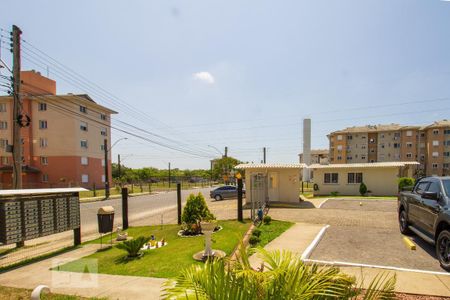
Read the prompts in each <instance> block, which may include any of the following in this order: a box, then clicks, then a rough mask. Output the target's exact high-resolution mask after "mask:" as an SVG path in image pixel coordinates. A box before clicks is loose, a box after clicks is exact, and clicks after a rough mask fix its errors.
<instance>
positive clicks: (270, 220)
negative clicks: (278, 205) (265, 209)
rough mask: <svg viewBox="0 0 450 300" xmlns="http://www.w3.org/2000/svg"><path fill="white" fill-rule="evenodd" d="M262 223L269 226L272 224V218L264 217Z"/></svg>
mask: <svg viewBox="0 0 450 300" xmlns="http://www.w3.org/2000/svg"><path fill="white" fill-rule="evenodd" d="M263 222H264V225H269V224H270V222H272V217H271V216H264V218H263Z"/></svg>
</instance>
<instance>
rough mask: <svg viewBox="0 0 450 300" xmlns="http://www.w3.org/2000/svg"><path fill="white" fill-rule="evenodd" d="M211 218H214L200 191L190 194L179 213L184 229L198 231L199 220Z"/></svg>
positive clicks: (190, 231) (192, 231) (199, 229)
mask: <svg viewBox="0 0 450 300" xmlns="http://www.w3.org/2000/svg"><path fill="white" fill-rule="evenodd" d="M211 219H214V215H213V214H212V213H211V212H210V211H209V208H208V205H207V204H206V201H205V198H204V197H203V195H202V193H198V194H197V196H196V195H194V194H190V195H189V197H188V199H187V201H186V205H185V206H184V209H183V214H182V215H181V220H182V221H183V222H184V224H185V231H187V232H188V233H195V234H196V233H199V232H200V231H201V227H200V222H201V221H202V220H211Z"/></svg>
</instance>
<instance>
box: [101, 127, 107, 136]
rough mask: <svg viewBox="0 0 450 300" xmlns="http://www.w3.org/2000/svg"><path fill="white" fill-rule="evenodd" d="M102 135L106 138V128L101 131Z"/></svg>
mask: <svg viewBox="0 0 450 300" xmlns="http://www.w3.org/2000/svg"><path fill="white" fill-rule="evenodd" d="M100 134H101V135H103V136H106V128H102V129H100Z"/></svg>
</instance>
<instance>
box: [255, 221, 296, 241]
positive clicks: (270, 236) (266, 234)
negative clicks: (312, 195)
mask: <svg viewBox="0 0 450 300" xmlns="http://www.w3.org/2000/svg"><path fill="white" fill-rule="evenodd" d="M292 225H294V223H292V222H286V221H278V220H272V222H270V224H269V225H265V224H264V223H261V224H260V225H259V226H258V227H257V228H258V229H259V230H261V235H260V236H259V238H260V242H259V243H258V244H256V245H255V247H264V246H265V245H267V244H268V243H270V242H271V241H273V240H274V239H275V238H277V237H278V236H280V235H281V234H282V233H283V232H285V231H286V230H288V229H289V228H290V227H291V226H292Z"/></svg>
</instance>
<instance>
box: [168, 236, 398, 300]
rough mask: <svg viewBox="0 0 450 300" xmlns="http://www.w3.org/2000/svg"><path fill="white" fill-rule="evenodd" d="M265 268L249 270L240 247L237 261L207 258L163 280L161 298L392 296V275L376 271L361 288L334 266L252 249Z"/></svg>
mask: <svg viewBox="0 0 450 300" xmlns="http://www.w3.org/2000/svg"><path fill="white" fill-rule="evenodd" d="M257 252H258V254H259V255H260V257H261V258H262V259H263V262H264V266H265V268H266V270H254V269H253V268H252V267H251V265H250V262H249V259H248V255H249V254H248V252H247V251H246V250H245V247H244V246H243V245H241V247H240V250H239V253H238V256H237V257H238V260H237V261H236V262H234V263H230V261H229V260H227V259H216V260H210V261H207V262H206V263H205V264H204V265H202V266H199V265H192V266H191V267H190V268H188V269H185V270H184V271H182V273H181V275H180V276H179V277H178V278H177V279H176V280H169V281H167V282H166V283H165V284H164V297H165V298H166V299H217V300H222V299H224V300H225V299H242V300H246V299H304V300H309V299H311V300H312V299H365V300H375V299H383V300H384V299H386V300H387V299H395V293H394V287H395V281H396V279H395V275H394V277H390V278H388V277H387V276H384V275H378V276H376V277H375V279H374V280H373V281H372V283H371V284H370V285H369V288H367V289H365V290H362V289H361V288H359V287H358V286H357V285H356V281H355V278H354V277H350V276H348V275H346V274H344V273H341V272H340V270H339V268H337V267H330V266H321V267H319V266H317V265H307V264H305V263H303V261H302V260H301V259H300V258H299V257H298V255H295V254H294V253H291V252H289V251H283V252H280V251H279V250H277V251H270V252H269V251H267V250H264V249H258V250H257Z"/></svg>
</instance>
